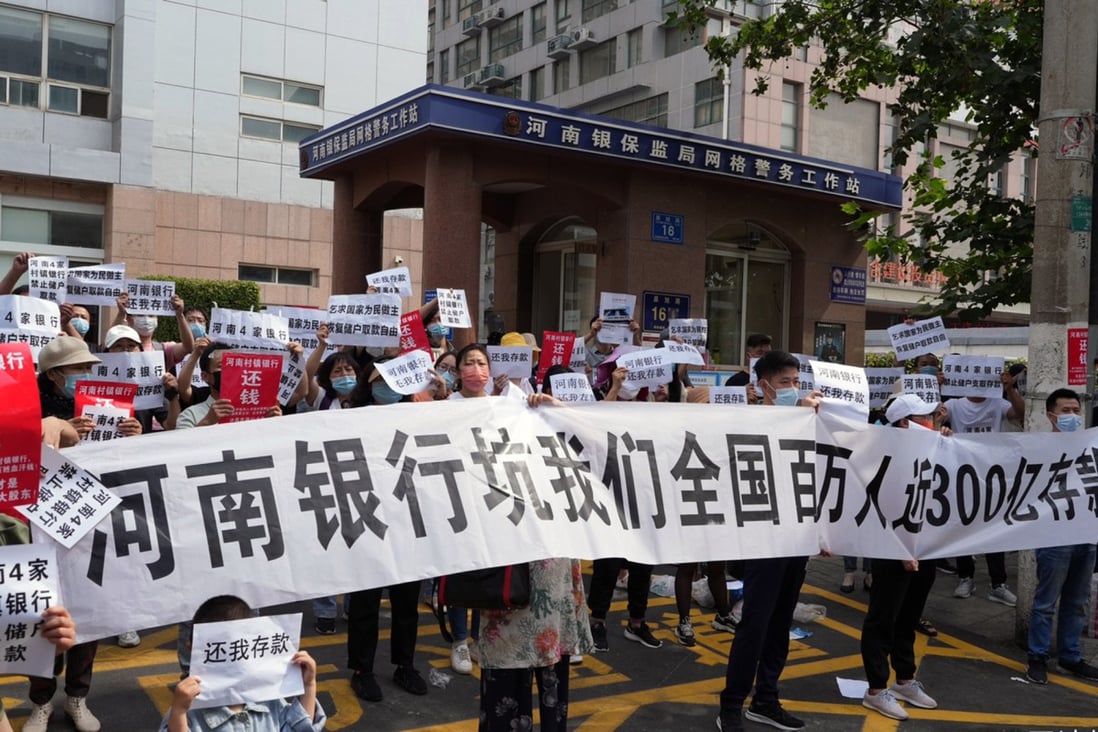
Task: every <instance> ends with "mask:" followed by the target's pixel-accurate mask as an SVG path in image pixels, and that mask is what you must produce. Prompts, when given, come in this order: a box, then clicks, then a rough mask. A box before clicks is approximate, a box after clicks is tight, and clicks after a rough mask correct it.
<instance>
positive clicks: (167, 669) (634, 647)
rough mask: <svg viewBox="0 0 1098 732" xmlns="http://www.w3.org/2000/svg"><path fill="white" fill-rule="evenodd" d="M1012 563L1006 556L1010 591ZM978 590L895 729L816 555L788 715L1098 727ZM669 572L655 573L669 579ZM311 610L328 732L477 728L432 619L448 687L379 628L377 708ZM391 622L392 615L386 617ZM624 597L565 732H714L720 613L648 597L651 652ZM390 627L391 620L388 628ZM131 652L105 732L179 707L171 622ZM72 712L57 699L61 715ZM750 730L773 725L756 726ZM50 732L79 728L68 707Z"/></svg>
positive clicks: (789, 674)
mask: <svg viewBox="0 0 1098 732" xmlns="http://www.w3.org/2000/svg"><path fill="white" fill-rule="evenodd" d="M1015 562H1016V559H1015V556H1014V555H1008V568H1009V569H1010V571H1011V577H1010V585H1011V586H1012V587H1016V583H1015V582H1014V579H1015V578H1014V574H1013V573H1014V571H1015ZM976 566H977V576H976V580H977V591H976V593H975V594H974V595H973V596H972V597H971V598H969V599H967V600H959V599H956V598H954V597H952V593H953V589H954V587H955V585H956V578H955V577H952V576H948V575H945V574H942V573H939V574H938V579H937V582H936V583H935V587H934V589H933V591H932V594H931V598H930V600H929V602H928V605H927V611H926V616H927V617H928V618H930V619H932V620H933V621H934V623H935V624H936V625H937V627H938V629H939V631H940V634H939V635H938V637H936V638H933V639H929V638H926V637H925V636H922V635H920V636H919V637H918V645H917V648H916V650H917V654H918V656H919V660H920V669H919V678H920V680H922V681H923V683H924V684H925V685H926V686H927V689H928V691H929V692H930V693H931V695H932V696H934V697H935V698H936V699H937V700H938V702H939V707H938V709H934V710H920V709H913V708H910V707H909V708H908V711H909V712H910V713H911V719H910V720H908V721H905V722H896V721H893V720H889V719H886V718H884V717H882V716H880V715H878V714H876V713H875V712H870V711H868V710H866V709H864V708H863V707H862V706H861V702H860V700H856V699H844V698H843V697H842V696H841V695H840V694H839V691H838V685H837V682H836V679H837V678H838V677H844V678H850V679H864V674H863V673H862V668H861V656H860V655H859V637H860V628H861V623H862V618H863V617H864V614H865V605H866V602H867V600H868V593H866V592H864V591H863V590H862V588H861V574H860V573H859V575H858V577H859V579H858V585H857V589H856V590H855V592H854V593H853V594H849V595H847V594H843V593H840V592H839V582H840V578H841V576H842V566H841V559H840V558H837V557H834V558H827V559H821V558H816V559H813V560H811V562H810V563H809V571H808V579H807V581H806V582H805V587H804V590H803V592H802V597H801V600H802V602H806V603H815V604H820V605H823V606H824V607H826V609H827V615H826V617H825V618H824V619H822V620H820V621H818V622H815V623H809V624H797V625H798V626H799V627H801V628H802V629H804V630H806V631H809V632H811V633H812V635H811V636H810V637H808V638H805V639H803V640H799V641H794V642H792V644H791V650H790V656H789V662H788V664H787V666H786V670H785V673H784V674H783V676H782V683H781V694H782V699H783V703H784V705H785V707H786V709H787V710H789V711H790V712H792V713H794V714H796V715H797V716H799V717H802V718H803V719H805V721H806V722H807V725H808V729H810V730H874V731H875V730H892V729H902V730H904V732H919V731H922V730H935V731H938V730H941V731H945V730H1006V729H1010V730H1098V684H1096V683H1090V682H1086V681H1082V680H1080V679H1076V678H1074V677H1070V676H1065V675H1062V674H1060V673H1058V672H1057V671H1056V669H1055V664H1053V665H1052V668H1051V669H1050V674H1049V676H1050V679H1049V681H1050V683H1049V684H1048V685H1047V686H1036V685H1033V684H1028V683H1026V682H1025V681H1024V680H1023V679H1024V676H1025V667H1024V660H1025V652H1024V651H1023V650H1022V649H1021V648H1019V647H1018V646H1017V645H1015V644H1014V642H1013V640H1012V638H1013V628H1014V610H1013V609H1012V608H1008V607H1004V606H1002V605H998V604H995V603H992V602H989V601H988V600H986V599H985V596H986V594H987V591H988V583H987V575H986V568H985V567H984V566H983V562H982V560H981V561H978V562H977V565H976ZM671 573H673V568H669V567H660V568H657V570H656V574H671ZM275 611H277V612H302V613H304V621H303V622H304V632H305V637H304V639H303V645H304V646H305V647H306V648H307V649H308V650H309V651H310V653H312V654H313V655H314V656H315V657H316V658H317V662H318V664H319V691H320V700H321V703H322V704H323V705H324V708H325V709H326V710H328V713H329V723H328V726H327V729H330V730H364V731H365V730H371V731H373V732H389V731H396V730H438V731H440V732H464V731H468V730H475V729H476V715H477V695H478V681H477V677H476V675H475V674H476V670H474V676H459V675H455V674H453V673H452V672H451V671H450V667H449V656H450V652H449V648H448V647H447V646H446V644H445V643H444V642H443V641H442V639H441V638H440V636H439V633H438V626H437V624H436V623H435V622H434V619H433V617H432V616H431V615H430V614H429V613H428V612H427V611H426V610H424V611H423V613H422V614H421V616H420V635H419V645H418V648H417V656H416V658H417V666H418V668H419V669H420V671H421V672H422V673H423V675H424V676H425V677H427V676H428V672H429V670H430V669H437V670H438V671H439V672H440V673H444V674H446V675H447V676H449V683H448V684H447V685H446V687H445V688H436V687H433V686H432V687H431V688H430V690H429V692H428V694H427V695H426V696H424V697H415V696H411V695H409V694H407V693H406V692H404V691H402V690H401V689H400V688H399V687H397V686H396V685H395V684H394V683H393V681H392V673H391V671H392V667H391V666H390V665H389V664H388V642H387V640H388V631H387V630H385V631H383V636H382V641H381V644H380V646H379V653H378V663H377V667H376V671H377V673H378V677H379V681H380V683H381V687H382V691H383V693H384V700H383V701H382V702H380V703H369V702H361V701H359V700H358V699H356V698H355V696H354V695H353V694H352V692H351V689H350V685H349V683H348V678H349V674H348V672H347V671H346V670H345V663H346V658H345V650H344V644H345V642H346V624H345V623H344V622H343V621H339V624H338V630H339V632H338V633H337V634H336V635H334V636H318V635H316V634H315V633H314V632H313V630H312V616H311V612H310V604H309V603H298V604H296V605H292V606H283V607H280V608H274V609H272V612H275ZM383 613H384V608H383ZM624 617H625V602H624V596H620V597H619V598H618V600H617V601H616V602H615V604H614V607H613V610H612V612H611V615H610V618H609V620H608V623H609V625H610V631H611V632H610V652H609V653H602V654H598V655H596V656H587V657H586V658H585V659H584V661H583V663H582V664H580V665H578V666H573V670H572V679H571V688H572V699H571V704H570V708H569V728H570V729H575V730H584V731H598V732H610V731H618V730H620V731H621V732H641V731H647V730H653V731H654V730H661V731H662V730H674V731H675V732H686V731H687V730H715V729H716V726H715V722H714V720H715V717H716V715H717V695H718V694H719V692H720V690H721V688H722V687H723V685H724V671H725V662H726V659H727V655H728V648H729V645H730V644H731V642H732V636H731V635H729V634H728V633H724V632H720V631H716V630H713V629H712V628H710V627H709V620H711V618H712V613H711V612H709V611H705V612H703V611H702V610H701V609H700V608H697V607H695V611H694V625H695V630H696V632H697V633H698V645H697V646H695V647H693V648H685V647H683V646H681V645H679V644H678V642H677V641H676V640H675V636H674V632H673V629H674V627H675V624H676V623H677V615H676V613H675V608H674V601H673V599H671V598H662V597H656V596H652V598H651V602H650V605H649V615H648V622H649V624H650V625H652V626H653V627H654V628H655V629H656V635H657V637H659V638H661V639H662V640H663V642H664V645H663V647H662V648H660V649H655V650H653V649H648V648H644V647H642V646H640V645H639V644H637V643H632V642H630V641H628V640H626V639H625V638H624V636H623V635H622V631H621V629H620V625H619V624H620V623H622V622H624ZM385 625H386V626H387V622H385ZM142 636H143V642H142V644H141V646H140V647H138V648H134V649H122V648H118V647H117V646H116V645H114V643H113V639H110V640H107V641H104V642H103V643H102V644H101V646H100V651H99V655H98V658H97V661H96V673H95V678H94V680H93V685H92V692H91V696H90V697H89V701H88V705H89V707H90V708H91V709H92V710H93V711H94V712H95V714H97V715H98V716H99V718H100V719H101V720H102V722H103V729H104V730H121V731H125V732H129V731H130V730H153V729H156V728H157V726H158V724H159V721H160V719H161V717H162V715H163V713H164V711H165V710H166V709H167V708H168V705H169V704H170V703H171V689H170V687H171V685H172V684H173V683H174V682H175V681H176V680H177V679H178V666H177V664H176V656H175V638H176V629H175V627H174V626H171V627H166V628H160V629H156V630H151V631H144V632H143V633H142ZM1085 654H1086V657H1087V658H1089V659H1090V660H1092V661H1098V641H1095V640H1093V639H1087V640H1086V641H1085ZM26 689H27V684H26V681H25V680H24V679H21V678H18V677H0V695H2V697H3V701H4V705H5V707H6V708H7V709H8V712H9V716H10V717H11V718H12V720H13V724H14V727H15V729H16V730H17V731H18V730H20V729H21V727H22V724H23V722H24V720H25V719H26V717H27V715H28V714H29V713H30V704H29V702H28V701H27V700H26V697H25V695H26ZM62 704H63V696H62V695H61V693H59V694H58V699H57V706H58V708H59V709H60V707H61V706H62ZM746 724H747V726H748V729H756V730H760V731H762V730H766V729H769V728H767V727H763V726H761V725H758V724H755V723H752V722H747V723H746ZM50 729H51V730H59V731H60V730H71V729H73V728H72V725H71V723H69V722H68V720H66V719H64V717H63V715H62V712H61V711H57V712H56V713H55V717H54V721H53V723H52V724H51V727H50Z"/></svg>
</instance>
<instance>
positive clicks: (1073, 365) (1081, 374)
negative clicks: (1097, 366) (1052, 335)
mask: <svg viewBox="0 0 1098 732" xmlns="http://www.w3.org/2000/svg"><path fill="white" fill-rule="evenodd" d="M1067 359H1068V362H1067V382H1068V386H1086V384H1087V365H1088V364H1087V362H1088V361H1089V359H1088V358H1087V329H1086V328H1068V354H1067Z"/></svg>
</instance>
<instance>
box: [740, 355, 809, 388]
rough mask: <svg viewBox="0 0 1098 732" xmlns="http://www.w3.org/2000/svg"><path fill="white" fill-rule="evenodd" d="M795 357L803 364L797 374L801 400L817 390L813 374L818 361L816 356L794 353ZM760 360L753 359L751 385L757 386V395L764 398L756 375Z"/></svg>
mask: <svg viewBox="0 0 1098 732" xmlns="http://www.w3.org/2000/svg"><path fill="white" fill-rule="evenodd" d="M793 355H794V356H796V357H797V360H798V361H800V362H801V369H800V371H799V372H798V374H797V379H798V381H799V383H798V385H797V390H798V391H799V392H800V395H801V398H802V399H803V398H804V397H806V396H808V395H809V394H811V393H812V392H813V391H815V390H816V376H815V374H814V373H813V372H812V362H813V361H815V360H816V359H815V357H814V356H808V355H806V354H803V353H794V354H793ZM758 360H759V359H757V358H753V359H751V379H752V382H751V383H753V384H755V393H756V394H757V395H758V396H763V393H762V389H761V388H759V386H758V378H757V376H756V374H755V363H756V362H757V361H758Z"/></svg>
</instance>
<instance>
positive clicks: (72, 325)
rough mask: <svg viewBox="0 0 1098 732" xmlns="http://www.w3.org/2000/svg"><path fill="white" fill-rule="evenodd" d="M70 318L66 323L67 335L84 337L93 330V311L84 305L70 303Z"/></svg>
mask: <svg viewBox="0 0 1098 732" xmlns="http://www.w3.org/2000/svg"><path fill="white" fill-rule="evenodd" d="M68 307H69V308H70V311H69V315H70V317H69V320H68V322H67V323H66V324H65V327H64V331H65V334H66V335H70V336H73V337H75V338H83V337H84V336H86V335H87V334H88V331H89V330H91V313H90V312H88V309H87V308H86V307H84V306H83V305H69V306H68Z"/></svg>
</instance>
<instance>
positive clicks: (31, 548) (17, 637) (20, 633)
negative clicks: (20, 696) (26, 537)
mask: <svg viewBox="0 0 1098 732" xmlns="http://www.w3.org/2000/svg"><path fill="white" fill-rule="evenodd" d="M60 576H61V573H60V571H59V569H58V566H57V556H56V552H55V549H54V546H53V545H52V544H50V543H48V542H45V543H39V544H15V545H10V546H0V607H3V608H4V615H3V617H2V618H0V628H2V629H3V631H2V634H0V647H2V648H3V653H2V654H0V673H3V674H16V675H19V676H45V677H47V678H51V677H52V676H53V662H54V657H55V655H56V651H57V649H56V648H55V647H54V645H53V644H52V643H50V642H49V641H48V640H46V638H45V636H43V635H42V634H41V633H39V632H38V624H39V623H41V622H42V613H44V612H45V611H46V610H48V609H49V608H51V607H53V606H55V605H62V604H63V603H62V600H61V586H60V584H59V582H58V580H59V578H60Z"/></svg>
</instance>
